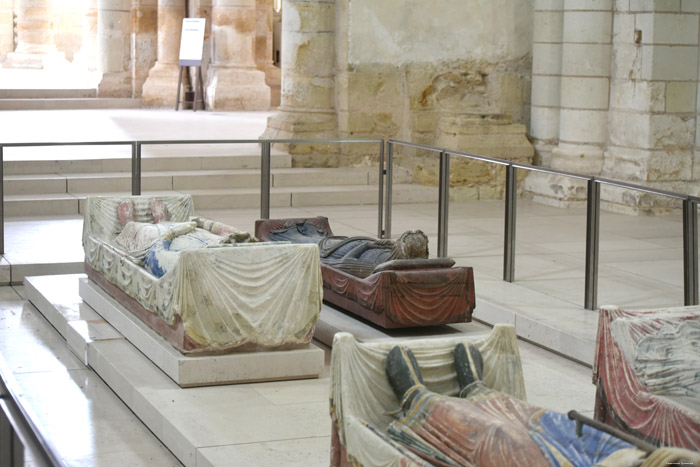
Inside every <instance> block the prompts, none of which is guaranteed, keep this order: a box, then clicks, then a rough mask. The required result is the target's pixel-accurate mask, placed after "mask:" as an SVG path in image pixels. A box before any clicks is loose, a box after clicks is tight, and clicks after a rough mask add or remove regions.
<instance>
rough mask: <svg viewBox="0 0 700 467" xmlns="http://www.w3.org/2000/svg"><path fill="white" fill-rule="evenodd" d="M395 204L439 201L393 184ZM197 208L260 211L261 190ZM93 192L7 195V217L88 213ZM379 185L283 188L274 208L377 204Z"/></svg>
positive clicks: (207, 194) (274, 193)
mask: <svg viewBox="0 0 700 467" xmlns="http://www.w3.org/2000/svg"><path fill="white" fill-rule="evenodd" d="M393 188H394V189H393V201H394V203H415V202H436V201H437V196H438V194H437V189H436V188H435V187H430V186H424V185H412V184H394V186H393ZM174 193H178V192H176V191H171V190H157V191H147V190H144V191H143V195H144V196H158V195H172V194H174ZM187 193H190V194H191V195H192V198H193V201H194V205H195V209H196V210H205V209H234V208H259V207H260V190H259V188H236V189H206V190H204V189H198V190H188V191H187ZM92 194H93V193H72V194H67V193H66V194H45V195H8V196H5V216H6V217H22V216H46V215H70V214H82V213H84V212H85V199H86V198H87V196H90V195H92ZM100 194H101V195H104V196H124V195H128V194H129V192H128V191H126V190H125V191H119V192H109V193H100ZM377 199H378V193H377V186H376V185H367V184H364V185H345V186H312V187H280V188H272V189H271V190H270V206H272V207H290V206H291V207H304V206H329V205H358V204H376V203H377Z"/></svg>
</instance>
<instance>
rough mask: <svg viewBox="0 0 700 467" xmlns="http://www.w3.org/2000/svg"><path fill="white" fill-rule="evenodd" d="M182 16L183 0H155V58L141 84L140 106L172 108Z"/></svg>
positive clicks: (183, 11)
mask: <svg viewBox="0 0 700 467" xmlns="http://www.w3.org/2000/svg"><path fill="white" fill-rule="evenodd" d="M184 17H185V0H158V59H157V61H156V64H155V65H154V66H153V68H151V70H150V71H149V72H148V78H147V79H146V82H145V83H144V85H143V96H142V98H141V102H142V104H143V106H144V107H170V106H172V107H175V100H176V93H177V78H178V74H179V72H180V66H179V56H180V34H181V33H182V20H183V18H184Z"/></svg>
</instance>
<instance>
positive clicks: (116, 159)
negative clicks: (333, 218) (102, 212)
mask: <svg viewBox="0 0 700 467" xmlns="http://www.w3.org/2000/svg"><path fill="white" fill-rule="evenodd" d="M12 149H13V148H7V149H6V153H7V156H6V158H5V159H6V160H5V167H4V170H5V177H4V194H5V216H7V217H16V216H47V215H75V214H82V213H83V212H84V207H85V199H86V198H87V197H88V196H91V195H119V194H121V195H126V194H130V193H131V172H130V170H131V160H130V153H129V151H128V148H126V147H124V148H122V149H121V152H119V151H117V150H116V148H114V147H105V146H93V147H90V148H87V147H62V148H52V149H54V152H53V153H50V154H49V155H47V154H45V153H44V152H42V151H41V149H44V150H46V148H31V152H30V153H28V154H24V155H22V157H13V156H12V152H11V150H12ZM56 150H59V152H60V153H56ZM259 154H260V147H259V145H257V144H240V145H235V146H234V145H231V146H226V147H223V146H221V145H199V146H197V145H186V146H185V145H182V146H177V145H173V146H144V149H143V154H142V181H141V191H142V194H144V195H147V194H172V193H189V194H191V195H192V197H193V200H194V204H195V208H196V209H197V210H205V209H233V208H259V206H260V189H259V187H260V170H259V167H260V155H259ZM271 167H272V179H271V193H270V205H271V207H289V206H294V207H303V206H320V205H344V204H376V203H377V196H378V193H377V177H378V174H377V168H375V167H367V168H292V167H291V157H290V156H289V155H288V154H284V153H281V152H278V151H274V150H273V152H272V156H271ZM397 172H398V173H395V176H394V190H393V201H394V202H395V203H408V202H434V201H436V200H437V189H436V188H435V187H427V186H422V185H412V184H409V183H408V182H409V180H410V176H409V174H408V173H402V172H401V171H397Z"/></svg>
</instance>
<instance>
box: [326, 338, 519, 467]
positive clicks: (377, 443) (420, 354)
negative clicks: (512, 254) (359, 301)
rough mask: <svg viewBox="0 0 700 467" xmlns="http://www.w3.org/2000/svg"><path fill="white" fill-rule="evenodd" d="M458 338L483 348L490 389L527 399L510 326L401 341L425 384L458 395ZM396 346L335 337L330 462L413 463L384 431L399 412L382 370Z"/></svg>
mask: <svg viewBox="0 0 700 467" xmlns="http://www.w3.org/2000/svg"><path fill="white" fill-rule="evenodd" d="M460 342H461V343H466V342H471V343H472V344H473V345H475V346H476V347H477V348H478V349H479V350H480V351H481V354H482V356H483V361H484V373H483V379H484V381H485V383H486V384H487V385H488V386H489V387H491V388H494V389H498V390H500V391H503V392H505V393H508V394H511V395H513V396H516V397H518V398H521V399H524V398H525V384H524V381H523V376H522V368H521V366H520V355H519V352H518V347H517V337H516V334H515V329H514V328H513V326H509V325H500V324H499V325H496V327H494V329H493V330H492V331H491V332H490V333H489V334H486V335H483V336H478V337H470V338H466V337H464V336H460V337H445V338H435V339H415V340H411V341H410V342H409V341H407V342H404V344H405V345H409V346H410V348H411V350H412V351H413V353H414V354H415V357H416V359H417V361H418V364H419V365H420V366H421V367H422V368H424V371H423V380H424V382H425V385H426V387H428V388H429V389H431V390H433V391H435V392H439V393H440V394H446V395H457V394H458V392H459V384H458V382H457V376H456V373H455V370H454V361H453V358H452V351H453V349H454V347H455V345H456V344H458V343H460ZM395 345H396V342H394V341H386V342H371V343H370V342H368V343H360V342H358V341H357V340H355V338H354V337H353V336H352V335H350V334H348V333H337V334H336V335H335V337H334V340H333V353H332V355H331V396H330V411H331V418H332V419H333V425H332V429H333V431H332V437H331V438H332V439H331V443H332V444H331V465H336V466H337V465H349V464H350V463H355V465H356V464H360V465H368V466H369V465H386V466H399V465H413V464H414V463H416V462H417V460H416V458H415V456H414V455H412V454H411V453H410V451H408V450H407V449H406V448H405V447H403V446H401V445H400V444H399V443H397V442H395V441H393V440H392V439H391V438H389V437H388V436H387V434H386V430H387V429H388V428H389V426H390V425H391V423H392V422H394V421H395V420H396V418H397V417H396V415H395V414H398V413H399V412H400V411H401V401H400V400H398V399H397V398H396V395H395V394H394V391H393V389H392V387H391V384H390V383H389V379H388V378H387V376H386V373H385V361H386V357H387V355H388V354H389V352H390V351H391V349H392V348H393V347H394V346H395ZM421 463H422V461H421V462H418V464H419V465H420V464H421Z"/></svg>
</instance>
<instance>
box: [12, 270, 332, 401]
mask: <svg viewBox="0 0 700 467" xmlns="http://www.w3.org/2000/svg"><path fill="white" fill-rule="evenodd" d="M74 281H78V283H79V294H80V297H81V298H82V303H76V304H73V306H72V307H71V306H66V305H65V304H60V303H55V302H54V301H53V300H52V298H51V290H52V289H54V288H55V287H57V285H56V284H60V283H62V282H63V283H70V282H74ZM68 286H69V287H74V285H68ZM25 287H26V290H27V294H28V297H29V299H30V301H32V303H33V304H34V305H35V306H36V307H37V308H38V309H39V311H40V312H41V313H42V314H43V315H44V316H45V317H46V318H47V319H48V320H49V321H50V322H51V323H52V324H53V325H54V327H56V329H58V330H59V332H61V334H62V335H63V336H64V338H65V339H66V341H67V342H68V345H69V347H70V348H71V350H73V352H74V353H75V354H76V355H77V356H78V357H79V358H80V359H81V360H82V361H83V363H85V364H86V365H90V366H93V365H92V362H91V360H90V355H91V349H90V346H91V345H92V344H93V343H95V342H99V341H102V340H115V339H117V340H119V339H126V340H128V342H129V343H130V344H131V345H132V346H134V347H135V348H137V349H138V350H139V351H141V353H143V354H144V355H145V356H146V357H148V359H149V360H150V361H151V362H153V363H154V364H155V365H156V366H157V367H158V368H159V369H160V370H161V371H162V372H163V373H165V374H166V375H168V376H169V377H170V378H171V379H172V380H173V381H174V382H175V383H177V384H178V385H179V386H180V387H192V386H207V385H218V384H233V383H244V382H254V381H275V380H287V379H305V378H315V377H318V376H319V374H320V373H321V371H322V369H323V363H324V352H323V350H321V349H320V348H318V347H317V346H315V345H313V344H310V345H309V346H308V347H307V348H303V349H295V350H286V351H270V352H240V353H231V354H226V355H216V356H196V357H195V356H186V355H183V354H181V353H180V352H178V351H177V350H175V349H174V348H173V347H172V346H171V345H170V344H169V343H168V342H167V341H166V340H165V339H163V338H162V337H161V336H159V335H158V334H157V333H155V332H154V331H153V330H152V329H150V328H149V327H148V326H147V325H145V324H144V323H143V322H141V321H140V320H139V319H138V318H137V317H135V316H133V315H132V314H131V313H129V312H128V311H127V310H126V309H125V308H124V307H123V306H121V305H120V304H119V303H118V302H117V301H116V300H114V299H113V298H112V297H110V296H109V295H108V294H106V293H105V292H104V291H102V290H101V289H100V288H99V286H97V285H96V284H94V283H92V282H90V281H89V280H88V279H87V278H85V277H84V276H82V275H68V276H42V277H28V278H26V279H25ZM75 306H77V309H78V312H77V314H76V313H74V312H73V313H71V312H69V311H68V310H70V309H71V308H73V309H74V308H75Z"/></svg>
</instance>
